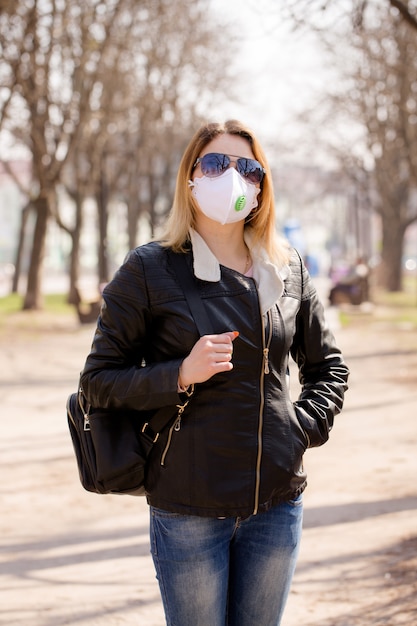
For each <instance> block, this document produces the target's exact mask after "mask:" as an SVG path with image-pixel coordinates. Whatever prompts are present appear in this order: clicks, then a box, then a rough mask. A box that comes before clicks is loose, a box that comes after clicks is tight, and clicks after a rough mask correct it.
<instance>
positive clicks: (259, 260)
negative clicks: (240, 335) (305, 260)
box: [190, 229, 291, 315]
mask: <svg viewBox="0 0 417 626" xmlns="http://www.w3.org/2000/svg"><path fill="white" fill-rule="evenodd" d="M244 237H245V242H246V244H247V246H248V248H249V250H250V252H251V256H252V262H253V266H252V267H253V278H254V280H255V283H256V286H257V289H258V295H259V301H260V305H261V312H262V315H264V314H265V313H266V312H267V311H268V310H269V309H270V308H271V307H272V306H273V305H274V304H275V302H276V301H277V300H278V299H279V298H280V297H281V296H282V293H283V291H284V280H285V279H286V278H288V276H289V274H290V271H291V270H290V268H289V266H288V265H283V266H282V267H280V268H279V267H277V266H276V265H275V264H274V263H272V261H271V260H270V258H269V257H268V255H267V254H266V252H265V251H264V250H263V249H261V248H254V247H253V246H252V245H251V239H252V237H251V233H250V232H249V231H245V234H244ZM190 238H191V243H192V246H193V256H194V274H195V276H196V277H197V278H199V279H200V280H206V281H208V282H218V281H219V280H220V276H221V273H220V265H219V262H218V260H217V258H216V257H215V256H214V254H213V253H212V251H211V250H210V248H209V247H208V245H207V244H206V242H205V241H204V239H203V238H202V237H201V235H199V234H198V232H197V231H195V230H194V229H190Z"/></svg>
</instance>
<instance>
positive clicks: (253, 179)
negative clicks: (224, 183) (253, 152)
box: [193, 152, 265, 185]
mask: <svg viewBox="0 0 417 626" xmlns="http://www.w3.org/2000/svg"><path fill="white" fill-rule="evenodd" d="M230 157H232V158H230ZM198 163H200V167H201V171H202V173H203V175H204V176H208V178H215V177H216V176H220V174H223V172H225V171H226V170H227V169H228V167H229V166H230V164H231V163H235V164H236V169H237V171H238V172H239V174H240V175H241V176H243V178H246V180H247V181H249V182H250V183H253V184H254V185H257V184H258V183H260V182H261V180H262V179H263V177H264V174H265V170H264V168H263V167H262V165H261V164H260V163H259V161H255V159H245V158H244V157H238V156H235V155H234V154H230V155H228V154H220V153H218V152H209V153H208V154H205V155H204V156H203V157H198V159H197V160H196V162H195V163H194V165H193V167H196V165H197V164H198Z"/></svg>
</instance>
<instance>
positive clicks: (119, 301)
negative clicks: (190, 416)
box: [80, 250, 182, 410]
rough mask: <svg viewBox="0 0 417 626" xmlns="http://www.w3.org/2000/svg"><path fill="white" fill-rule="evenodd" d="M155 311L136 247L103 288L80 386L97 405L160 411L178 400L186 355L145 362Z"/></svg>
mask: <svg viewBox="0 0 417 626" xmlns="http://www.w3.org/2000/svg"><path fill="white" fill-rule="evenodd" d="M151 341H152V315H151V310H150V306H149V301H148V292H147V286H146V280H145V272H144V268H143V264H142V260H141V258H140V255H139V254H138V252H137V250H136V251H132V252H131V253H129V255H128V257H127V259H126V261H125V262H124V264H123V265H122V266H121V268H120V269H119V270H118V271H117V273H116V274H115V276H114V278H113V280H112V281H111V282H110V283H109V284H108V285H107V286H106V287H105V289H104V291H103V304H102V307H101V312H100V316H99V318H98V322H97V328H96V331H95V334H94V339H93V343H92V347H91V351H90V354H89V355H88V357H87V360H86V363H85V366H84V369H83V371H82V372H81V378H80V384H81V386H82V388H83V391H84V393H85V396H86V398H87V400H88V401H89V402H90V403H91V404H92V406H93V407H100V408H125V409H135V410H148V409H156V408H160V407H162V406H168V405H175V404H178V403H179V402H180V396H179V395H178V392H177V382H178V369H179V366H180V363H181V360H182V359H173V360H171V361H164V362H159V363H152V362H151V363H147V362H146V356H147V354H149V352H150V350H149V346H150V342H151Z"/></svg>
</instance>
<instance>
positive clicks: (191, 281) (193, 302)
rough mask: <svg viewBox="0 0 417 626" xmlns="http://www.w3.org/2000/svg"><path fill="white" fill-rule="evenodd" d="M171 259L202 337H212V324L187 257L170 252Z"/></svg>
mask: <svg viewBox="0 0 417 626" xmlns="http://www.w3.org/2000/svg"><path fill="white" fill-rule="evenodd" d="M169 257H170V260H171V263H172V266H173V267H174V269H175V272H176V275H177V278H178V281H179V283H180V285H181V288H182V290H183V292H184V296H185V299H186V300H187V304H188V307H189V309H190V311H191V315H192V316H193V319H194V322H195V325H196V326H197V329H198V332H199V333H200V336H201V337H202V336H203V335H210V334H211V333H212V332H213V331H212V324H211V322H210V319H209V316H208V315H207V311H206V309H205V306H204V303H203V300H202V299H201V296H200V293H199V291H198V289H197V285H196V282H195V278H194V275H193V274H192V272H191V269H190V267H189V265H188V263H187V255H186V254H180V253H175V252H172V251H170V253H169Z"/></svg>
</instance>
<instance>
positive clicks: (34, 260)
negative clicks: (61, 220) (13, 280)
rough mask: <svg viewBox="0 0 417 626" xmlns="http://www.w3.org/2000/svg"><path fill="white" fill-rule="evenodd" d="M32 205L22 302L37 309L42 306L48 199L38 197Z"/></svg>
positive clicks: (24, 307) (25, 305)
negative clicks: (32, 223)
mask: <svg viewBox="0 0 417 626" xmlns="http://www.w3.org/2000/svg"><path fill="white" fill-rule="evenodd" d="M33 206H34V208H35V211H36V223H35V231H34V234H33V244H32V253H31V258H30V266H29V272H28V282H27V287H26V295H25V299H24V302H23V309H24V310H37V309H41V308H42V292H41V282H42V278H41V272H42V263H43V258H44V255H45V241H46V233H47V228H48V219H49V205H48V200H47V198H45V197H40V198H38V199H37V200H35V201H34V202H33Z"/></svg>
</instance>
